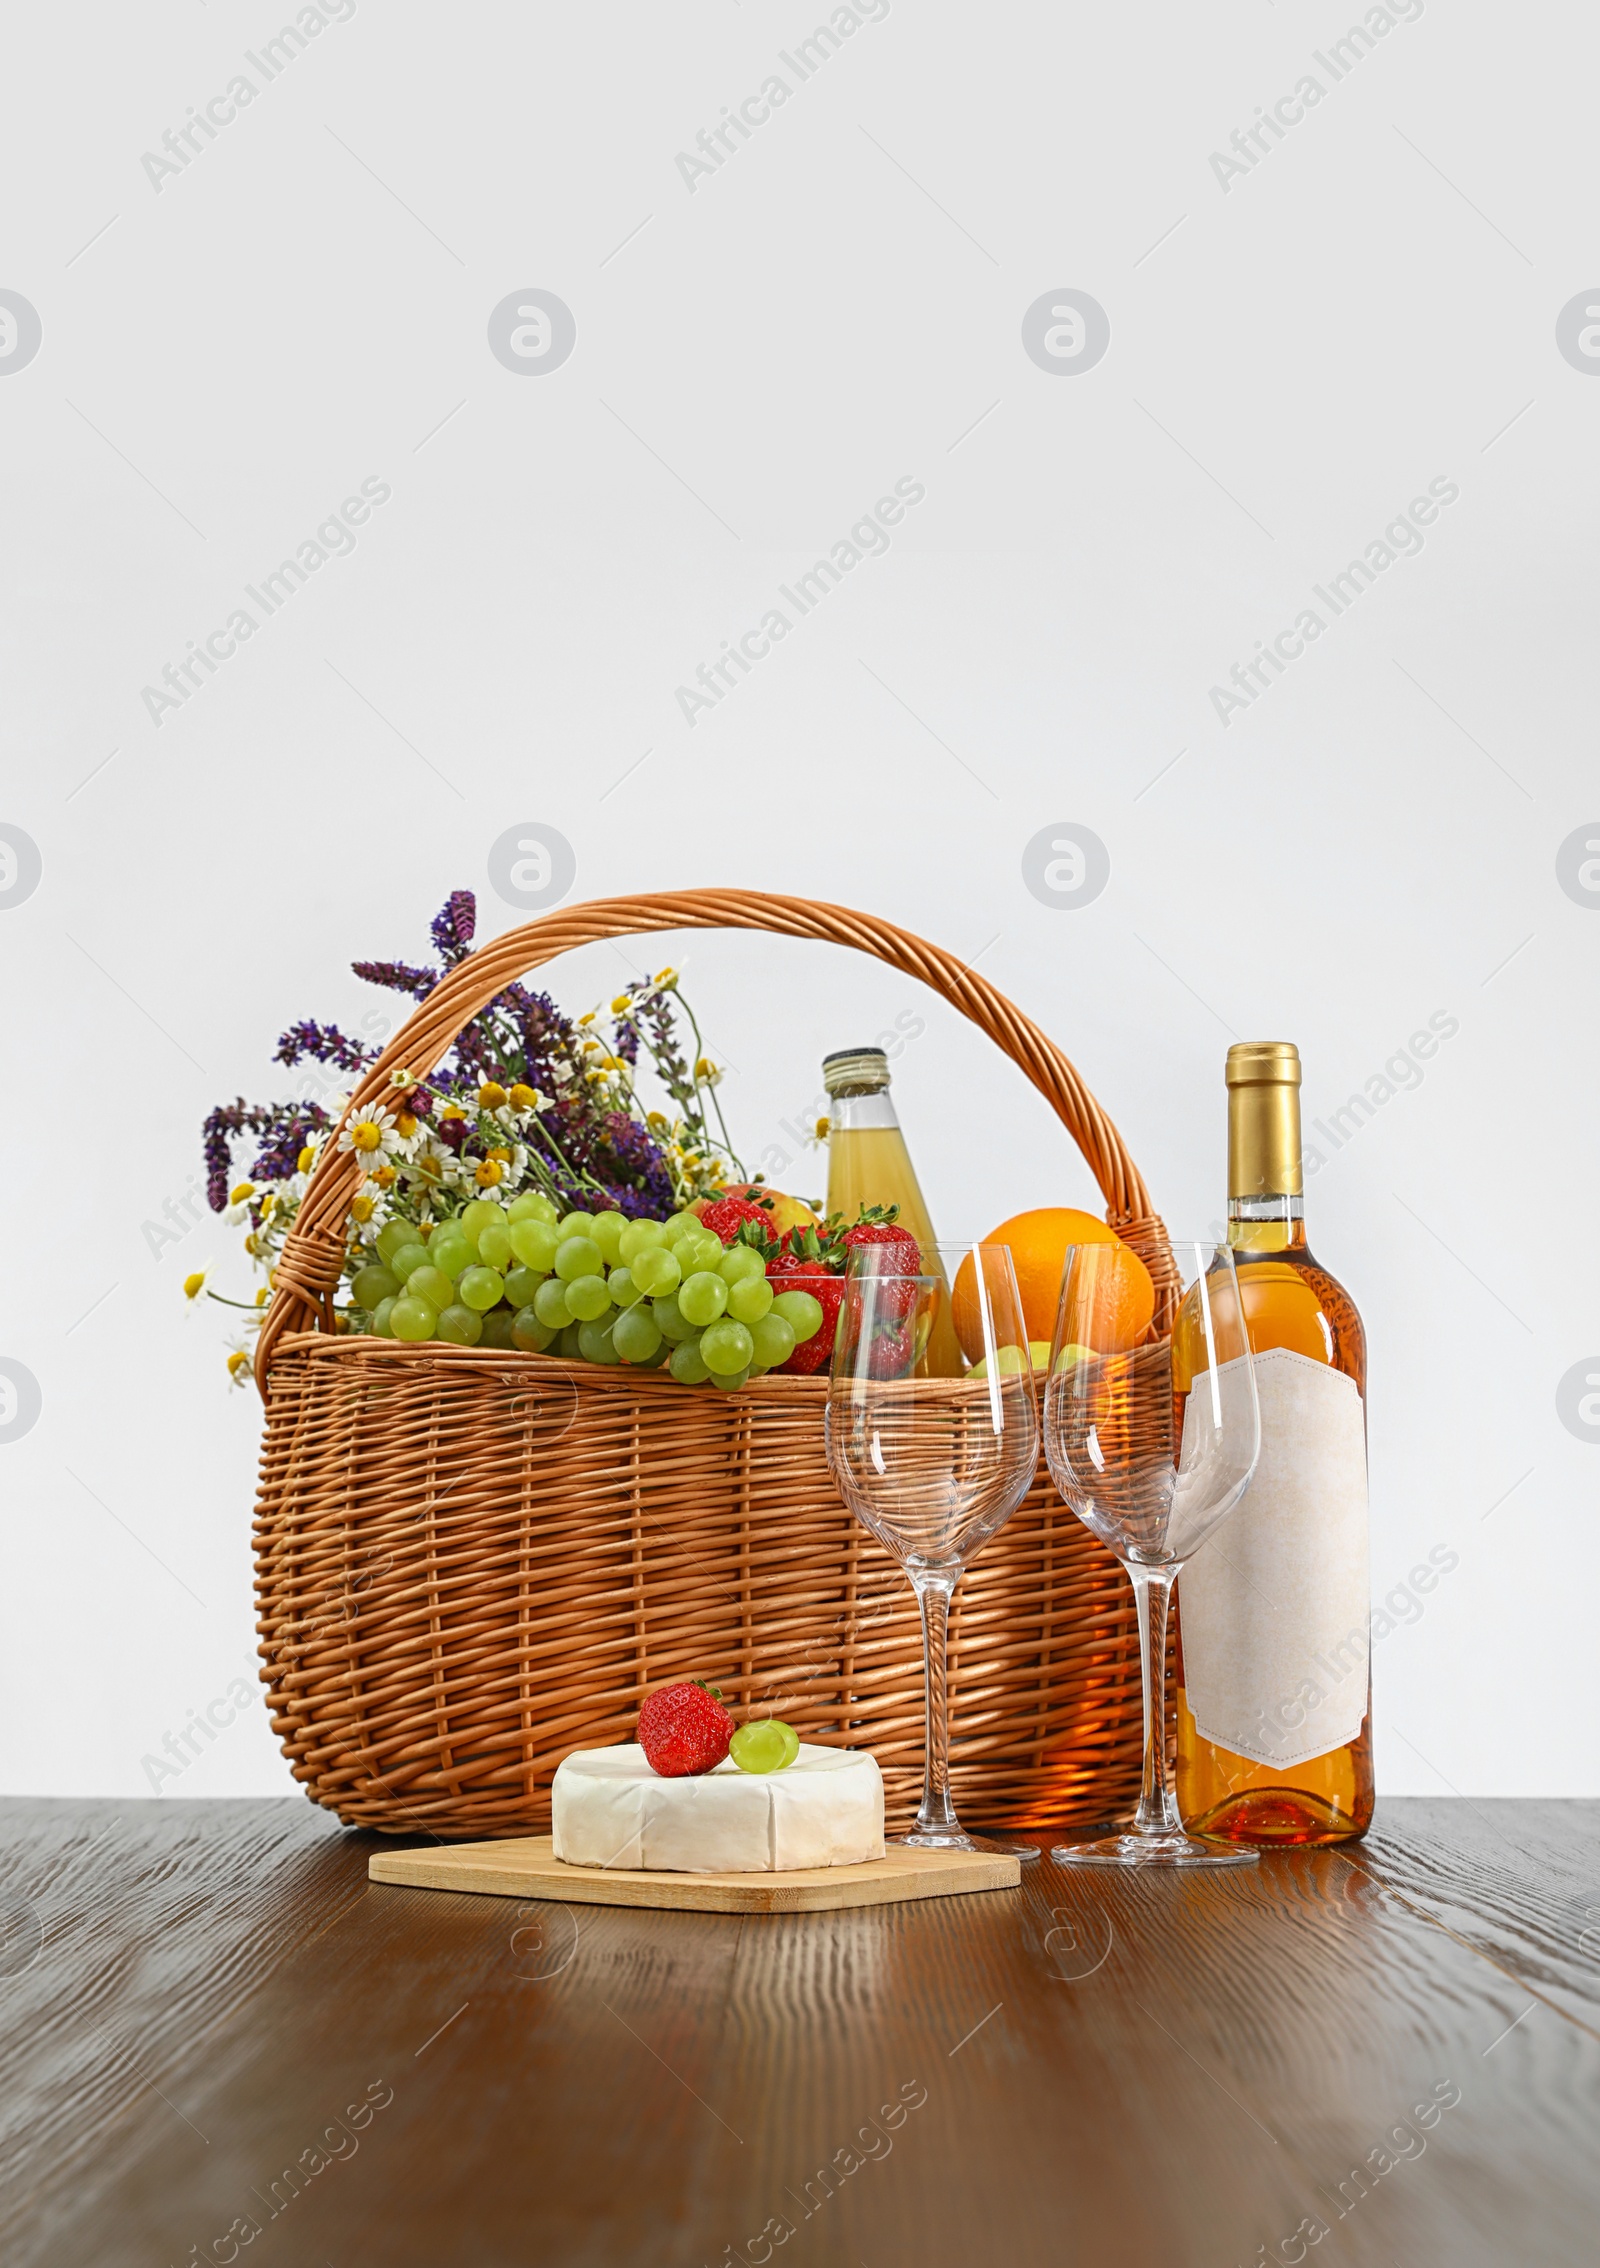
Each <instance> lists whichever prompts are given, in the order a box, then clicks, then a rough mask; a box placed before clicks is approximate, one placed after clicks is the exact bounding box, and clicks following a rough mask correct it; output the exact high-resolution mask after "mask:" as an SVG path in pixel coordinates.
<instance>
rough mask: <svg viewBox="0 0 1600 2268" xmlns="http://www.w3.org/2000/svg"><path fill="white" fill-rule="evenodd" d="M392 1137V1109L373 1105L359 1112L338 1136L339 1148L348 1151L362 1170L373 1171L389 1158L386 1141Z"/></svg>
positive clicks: (390, 1140)
mask: <svg viewBox="0 0 1600 2268" xmlns="http://www.w3.org/2000/svg"><path fill="white" fill-rule="evenodd" d="M394 1140H395V1116H394V1112H393V1111H392V1110H384V1109H381V1108H379V1109H375V1110H364V1111H361V1112H359V1113H358V1114H357V1115H356V1116H355V1117H354V1118H352V1119H351V1121H350V1123H349V1124H348V1125H347V1126H346V1127H345V1129H344V1131H343V1133H342V1134H341V1135H340V1136H339V1148H340V1149H341V1150H342V1151H346V1152H348V1153H349V1154H350V1155H351V1156H352V1157H354V1159H355V1160H356V1163H357V1164H358V1165H359V1166H360V1167H361V1168H362V1170H363V1171H364V1172H366V1173H369V1174H371V1173H376V1172H377V1170H378V1168H379V1166H382V1165H387V1164H388V1162H389V1150H390V1145H391V1144H392V1143H393V1142H394Z"/></svg>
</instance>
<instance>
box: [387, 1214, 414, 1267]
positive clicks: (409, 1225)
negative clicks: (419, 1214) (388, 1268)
mask: <svg viewBox="0 0 1600 2268" xmlns="http://www.w3.org/2000/svg"><path fill="white" fill-rule="evenodd" d="M421 1241H422V1239H421V1238H420V1237H419V1236H418V1234H417V1231H416V1226H415V1224H414V1223H413V1222H411V1221H385V1222H384V1224H383V1226H382V1228H381V1229H379V1231H378V1243H377V1250H378V1252H379V1254H380V1255H381V1256H382V1258H383V1259H385V1260H387V1261H389V1262H390V1263H391V1264H392V1263H393V1261H394V1256H395V1254H396V1253H397V1252H403V1251H404V1250H405V1248H406V1246H407V1245H408V1244H420V1243H421Z"/></svg>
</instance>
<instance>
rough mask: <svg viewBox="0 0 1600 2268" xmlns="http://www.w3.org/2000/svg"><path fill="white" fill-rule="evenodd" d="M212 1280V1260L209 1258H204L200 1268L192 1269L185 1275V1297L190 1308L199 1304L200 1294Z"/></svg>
mask: <svg viewBox="0 0 1600 2268" xmlns="http://www.w3.org/2000/svg"><path fill="white" fill-rule="evenodd" d="M210 1281H211V1262H210V1261H209V1260H202V1261H201V1263H200V1265H199V1267H198V1268H193V1269H191V1270H190V1272H189V1274H188V1275H187V1276H185V1277H184V1279H183V1297H184V1301H185V1304H186V1305H187V1306H188V1307H189V1308H190V1309H193V1308H196V1307H198V1306H199V1304H200V1295H201V1293H202V1292H203V1291H204V1290H205V1288H206V1286H207V1284H208V1283H209V1282H210Z"/></svg>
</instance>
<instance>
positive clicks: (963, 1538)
mask: <svg viewBox="0 0 1600 2268" xmlns="http://www.w3.org/2000/svg"><path fill="white" fill-rule="evenodd" d="M930 1257H932V1255H930V1254H929V1253H927V1252H924V1254H923V1260H924V1263H926V1262H927V1260H928V1259H929V1258H930ZM939 1257H940V1259H941V1261H942V1262H943V1261H946V1260H947V1259H949V1258H953V1257H955V1255H954V1254H947V1253H941V1254H940V1256H939ZM961 1258H962V1259H963V1261H970V1266H967V1267H963V1269H961V1270H960V1271H959V1272H958V1271H957V1270H955V1269H947V1271H946V1273H944V1274H940V1275H903V1274H890V1273H886V1272H881V1271H882V1270H884V1269H886V1268H887V1267H889V1266H891V1265H892V1264H893V1259H892V1253H891V1252H889V1251H886V1250H885V1249H884V1248H882V1247H877V1248H875V1247H872V1246H868V1247H867V1248H866V1249H865V1250H864V1251H863V1252H860V1253H857V1254H854V1255H852V1258H851V1264H850V1270H849V1273H848V1275H847V1276H846V1279H845V1288H844V1298H843V1300H842V1302H841V1304H840V1309H839V1321H838V1330H837V1336H836V1338H835V1340H834V1353H833V1367H832V1370H831V1372H830V1374H829V1380H828V1413H827V1444H828V1462H829V1464H830V1466H831V1467H832V1469H833V1477H834V1479H835V1481H836V1482H837V1483H838V1487H839V1493H840V1495H841V1496H842V1497H843V1498H844V1501H845V1502H846V1504H848V1505H849V1507H850V1509H851V1511H852V1512H853V1513H854V1514H855V1516H856V1518H857V1519H858V1520H860V1521H861V1523H862V1525H863V1526H864V1527H866V1528H868V1529H870V1531H871V1532H872V1534H873V1535H875V1536H876V1537H877V1539H878V1541H879V1543H881V1544H882V1545H883V1547H884V1549H885V1550H886V1551H888V1552H891V1553H892V1554H893V1556H894V1557H895V1558H896V1559H897V1560H898V1561H899V1562H900V1564H901V1566H902V1567H903V1568H904V1569H905V1572H906V1577H907V1579H908V1581H909V1582H910V1584H911V1587H912V1589H913V1590H914V1591H915V1592H916V1594H917V1604H918V1606H919V1608H920V1610H921V1614H922V1662H923V1676H924V1680H925V1684H926V1696H927V1699H926V1707H927V1742H926V1750H925V1762H924V1767H923V1786H922V1803H921V1806H920V1807H919V1809H918V1812H917V1818H916V1824H915V1826H914V1827H913V1828H912V1830H911V1832H910V1833H909V1834H907V1835H902V1836H897V1837H895V1838H893V1840H894V1841H896V1842H897V1843H900V1844H904V1845H908V1846H910V1847H911V1848H913V1849H917V1850H934V1851H989V1852H996V1853H1000V1854H1003V1855H1005V1856H1007V1857H1012V1858H1021V1859H1033V1858H1037V1857H1038V1855H1039V1853H1038V1850H1037V1849H1036V1847H1035V1846H1034V1845H1033V1844H1031V1843H1012V1842H1006V1841H1002V1840H999V1839H996V1838H994V1837H991V1836H987V1835H969V1834H968V1833H967V1832H966V1830H965V1829H964V1828H963V1827H962V1825H961V1822H960V1820H959V1819H958V1818H957V1817H956V1813H955V1806H954V1805H953V1803H952V1802H951V1800H950V1710H949V1691H948V1684H947V1679H946V1667H945V1655H946V1641H947V1636H948V1630H949V1618H950V1601H951V1598H952V1597H953V1595H954V1592H955V1587H956V1585H957V1583H958V1582H959V1581H960V1580H961V1576H962V1573H963V1572H964V1570H965V1568H966V1566H967V1563H968V1561H969V1560H971V1559H973V1558H974V1557H975V1556H976V1555H977V1553H978V1552H979V1551H981V1549H982V1548H983V1546H984V1545H985V1544H986V1543H987V1542H988V1540H989V1538H990V1537H991V1536H992V1535H994V1534H995V1532H996V1531H997V1529H999V1528H1001V1527H1003V1526H1004V1524H1005V1522H1006V1521H1007V1520H1009V1519H1010V1517H1011V1515H1012V1513H1013V1512H1014V1511H1015V1510H1016V1508H1017V1506H1018V1505H1019V1504H1020V1503H1021V1502H1022V1499H1023V1498H1024V1497H1025V1496H1026V1495H1027V1493H1028V1489H1029V1487H1030V1485H1031V1484H1032V1481H1033V1476H1034V1473H1035V1472H1036V1470H1037V1469H1038V1461H1039V1413H1038V1407H1037V1403H1036V1401H1035V1397H1034V1388H1033V1371H1032V1365H1031V1362H1030V1359H1029V1353H1028V1333H1027V1330H1026V1327H1025V1326H1024V1323H1023V1317H1022V1301H1021V1299H1020V1297H1019V1296H1018V1292H1017V1279H1016V1274H1015V1271H1014V1270H1013V1268H1012V1265H1011V1251H1010V1247H1009V1246H1007V1245H1003V1244H979V1245H973V1246H972V1247H970V1249H969V1250H968V1251H966V1252H964V1253H963V1254H962V1255H961ZM952 1284H954V1285H955V1290H954V1292H953V1293H952V1289H951V1286H952ZM953 1324H954V1325H955V1326H957V1327H958V1328H959V1333H960V1337H959V1340H958V1338H957V1332H956V1329H955V1328H952V1325H953ZM963 1346H964V1347H965V1348H966V1350H967V1354H970V1356H971V1357H972V1360H971V1365H970V1367H968V1361H967V1354H963V1352H962V1348H963ZM941 1349H944V1350H948V1353H947V1354H945V1355H941V1353H940V1350H941ZM919 1370H920V1371H922V1372H923V1373H924V1375H922V1376H918V1375H917V1373H918V1371H919ZM930 1371H932V1372H934V1373H935V1374H934V1375H927V1373H928V1372H930ZM939 1373H943V1374H942V1375H941V1374H939ZM952 1373H953V1374H954V1375H952Z"/></svg>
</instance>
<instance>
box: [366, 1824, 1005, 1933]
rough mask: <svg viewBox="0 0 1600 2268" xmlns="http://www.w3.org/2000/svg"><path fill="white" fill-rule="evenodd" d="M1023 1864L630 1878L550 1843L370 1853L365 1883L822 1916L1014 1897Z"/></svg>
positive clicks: (981, 1858)
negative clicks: (560, 1854)
mask: <svg viewBox="0 0 1600 2268" xmlns="http://www.w3.org/2000/svg"><path fill="white" fill-rule="evenodd" d="M1020 1866H1021V1862H1020V1861H1019V1860H1017V1859H1014V1858H1006V1857H1002V1856H997V1855H994V1854H990V1853H985V1852H980V1851H913V1850H895V1849H894V1848H893V1847H892V1846H891V1848H890V1850H889V1853H888V1856H887V1857H885V1858H881V1859H868V1860H865V1861H863V1862H862V1863H861V1864H860V1865H859V1866H810V1867H792V1868H789V1869H787V1870H786V1871H784V1872H783V1873H781V1874H749V1873H747V1874H676V1873H670V1872H666V1871H663V1870H660V1869H657V1870H655V1871H643V1870H641V1871H639V1872H635V1871H634V1870H633V1869H631V1868H628V1867H620V1866H568V1865H567V1864H566V1863H565V1862H564V1861H563V1860H561V1859H558V1858H557V1857H556V1855H555V1851H554V1847H553V1843H552V1838H551V1837H550V1836H548V1835H529V1836H523V1837H515V1838H512V1839H510V1840H508V1841H505V1842H499V1843H446V1844H441V1845H440V1846H439V1847H438V1848H436V1849H434V1848H430V1847H428V1846H426V1845H424V1847H423V1848H422V1849H420V1850H407V1851H374V1852H373V1854H372V1856H371V1858H370V1859H369V1860H368V1861H367V1879H368V1880H369V1881H370V1882H386V1883H391V1884H394V1883H400V1884H405V1885H409V1886H410V1887H411V1888H412V1889H416V1890H455V1891H463V1890H464V1891H469V1892H472V1893H473V1894H475V1895H476V1896H478V1897H485V1896H487V1897H491V1898H551V1899H554V1900H556V1901H557V1902H558V1903H560V1902H563V1901H566V1902H570V1903H572V1904H574V1905H581V1906H641V1907H650V1908H653V1909H657V1910H660V1909H666V1910H668V1911H670V1912H674V1913H703V1914H822V1913H842V1912H843V1911H844V1909H845V1908H846V1907H847V1906H895V1905H899V1904H900V1903H901V1902H902V1901H903V1900H904V1899H907V1898H955V1897H961V1896H963V1895H965V1896H967V1897H971V1896H973V1895H975V1894H976V1893H977V1892H978V1891H980V1890H1015V1888H1016V1887H1017V1882H1018V1877H1019V1873H1020Z"/></svg>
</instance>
